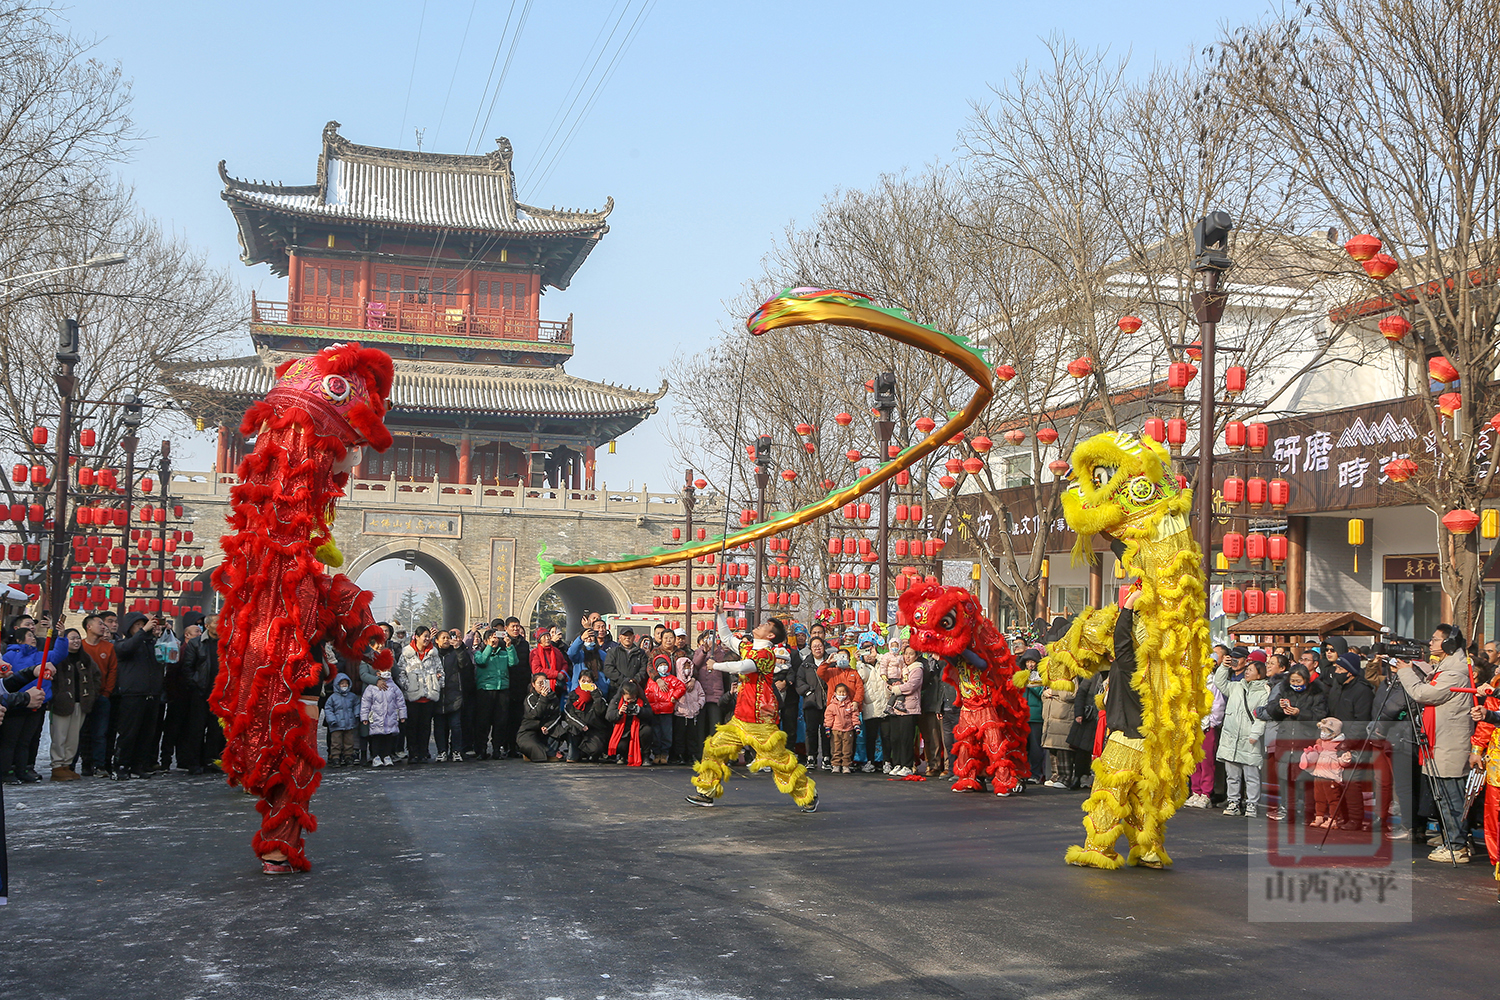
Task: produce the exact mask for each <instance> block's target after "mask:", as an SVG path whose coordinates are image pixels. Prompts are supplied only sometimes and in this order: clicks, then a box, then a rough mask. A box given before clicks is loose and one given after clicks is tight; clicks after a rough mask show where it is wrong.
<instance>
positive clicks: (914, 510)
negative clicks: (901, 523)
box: [911, 503, 922, 525]
mask: <svg viewBox="0 0 1500 1000" xmlns="http://www.w3.org/2000/svg"><path fill="white" fill-rule="evenodd" d="M911 521H912V523H913V524H916V525H921V523H922V505H921V504H919V503H914V504H912V505H911Z"/></svg>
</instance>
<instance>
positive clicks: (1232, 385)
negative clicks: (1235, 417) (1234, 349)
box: [1224, 365, 1250, 396]
mask: <svg viewBox="0 0 1500 1000" xmlns="http://www.w3.org/2000/svg"><path fill="white" fill-rule="evenodd" d="M1249 376H1250V373H1249V372H1248V371H1246V369H1245V368H1244V367H1243V366H1241V365H1230V366H1229V367H1228V368H1226V369H1224V391H1225V392H1227V393H1229V394H1230V395H1231V396H1238V395H1239V394H1240V393H1242V392H1244V391H1245V382H1246V380H1247V379H1248V378H1249Z"/></svg>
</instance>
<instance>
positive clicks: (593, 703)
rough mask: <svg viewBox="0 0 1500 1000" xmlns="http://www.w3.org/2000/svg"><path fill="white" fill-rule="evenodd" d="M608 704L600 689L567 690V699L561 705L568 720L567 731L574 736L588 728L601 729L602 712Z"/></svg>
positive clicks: (585, 731)
mask: <svg viewBox="0 0 1500 1000" xmlns="http://www.w3.org/2000/svg"><path fill="white" fill-rule="evenodd" d="M608 704H609V702H608V699H607V698H606V697H605V695H604V692H603V691H602V690H595V691H584V690H581V689H578V690H574V691H571V692H569V693H568V699H567V701H566V702H565V703H564V705H563V716H564V717H565V718H566V719H567V720H568V728H569V731H570V732H572V733H573V734H574V735H576V736H582V735H583V734H584V733H587V732H589V731H590V730H602V729H603V728H604V713H605V711H606V710H607V708H608Z"/></svg>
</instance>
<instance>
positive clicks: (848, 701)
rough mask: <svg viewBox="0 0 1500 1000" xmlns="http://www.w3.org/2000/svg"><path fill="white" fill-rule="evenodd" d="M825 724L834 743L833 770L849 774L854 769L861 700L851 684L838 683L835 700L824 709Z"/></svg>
mask: <svg viewBox="0 0 1500 1000" xmlns="http://www.w3.org/2000/svg"><path fill="white" fill-rule="evenodd" d="M823 725H824V727H826V728H827V730H828V734H829V740H830V742H831V743H832V745H833V772H834V773H835V774H849V773H851V772H852V771H853V769H854V736H855V734H856V733H858V732H859V702H858V701H856V700H855V698H854V696H853V695H852V694H851V693H850V691H849V685H847V684H837V685H835V686H834V689H833V700H832V701H830V702H829V703H828V707H827V708H825V709H824V710H823Z"/></svg>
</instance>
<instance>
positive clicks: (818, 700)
mask: <svg viewBox="0 0 1500 1000" xmlns="http://www.w3.org/2000/svg"><path fill="white" fill-rule="evenodd" d="M795 686H796V688H797V693H798V694H800V695H801V696H802V708H803V710H804V711H806V710H807V709H809V708H816V709H817V710H818V711H819V712H822V711H824V710H825V709H827V708H828V688H827V686H826V685H824V683H823V679H822V678H821V677H819V676H818V666H817V664H816V663H814V662H813V658H812V656H811V655H808V656H804V657H802V662H801V665H800V666H798V668H797V677H796V681H795Z"/></svg>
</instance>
